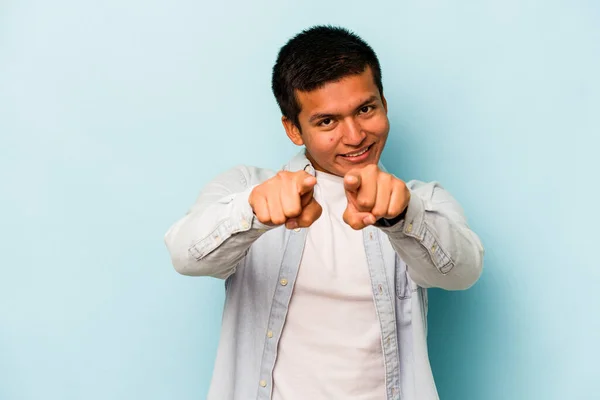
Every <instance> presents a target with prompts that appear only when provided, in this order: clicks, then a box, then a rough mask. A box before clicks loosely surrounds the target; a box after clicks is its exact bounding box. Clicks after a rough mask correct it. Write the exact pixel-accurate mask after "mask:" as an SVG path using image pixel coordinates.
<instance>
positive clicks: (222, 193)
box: [165, 170, 270, 279]
mask: <svg viewBox="0 0 600 400" xmlns="http://www.w3.org/2000/svg"><path fill="white" fill-rule="evenodd" d="M252 188H253V186H250V179H249V177H248V176H247V174H245V173H244V171H243V170H242V171H240V170H232V171H228V172H227V173H225V174H222V175H221V176H220V177H219V178H217V179H215V180H214V181H213V182H211V183H210V184H209V185H207V187H206V188H205V189H204V190H203V192H202V193H201V194H200V196H199V198H198V200H197V202H196V204H194V206H193V207H192V209H191V210H190V211H189V212H188V214H187V215H186V216H185V217H183V218H182V219H180V220H179V221H177V222H176V223H175V224H174V225H173V226H172V227H171V228H170V229H169V230H168V231H167V233H166V235H165V244H166V246H167V248H168V250H169V253H170V255H171V260H172V263H173V266H174V268H175V270H176V271H177V272H179V273H181V274H183V275H192V276H213V277H217V278H222V279H225V278H227V277H228V276H229V275H231V274H232V273H234V272H235V269H236V267H237V265H238V263H239V262H240V261H241V260H242V258H243V257H244V256H245V254H246V253H247V251H248V249H249V248H250V246H251V245H252V243H254V241H255V240H256V239H258V238H259V237H260V236H261V235H262V234H263V233H264V232H265V231H266V230H267V229H270V227H268V226H265V225H263V224H261V223H260V222H259V221H258V220H257V219H256V218H255V217H254V214H253V211H252V208H251V207H250V205H249V203H248V196H249V194H250V192H251V190H252Z"/></svg>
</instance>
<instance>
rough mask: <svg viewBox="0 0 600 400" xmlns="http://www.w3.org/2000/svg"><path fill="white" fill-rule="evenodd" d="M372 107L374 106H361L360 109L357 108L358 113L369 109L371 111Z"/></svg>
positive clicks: (363, 112) (366, 111)
mask: <svg viewBox="0 0 600 400" xmlns="http://www.w3.org/2000/svg"><path fill="white" fill-rule="evenodd" d="M373 108H375V107H373V106H364V107H361V109H360V110H359V113H360V114H366V113H368V112H369V111H371V110H372V109H373Z"/></svg>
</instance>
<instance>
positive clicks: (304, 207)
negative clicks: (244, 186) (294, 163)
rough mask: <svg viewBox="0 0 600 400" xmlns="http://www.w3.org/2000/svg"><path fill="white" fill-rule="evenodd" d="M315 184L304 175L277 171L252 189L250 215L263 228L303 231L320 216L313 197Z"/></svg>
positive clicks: (249, 200) (315, 181)
mask: <svg viewBox="0 0 600 400" xmlns="http://www.w3.org/2000/svg"><path fill="white" fill-rule="evenodd" d="M316 183H317V179H316V178H315V177H314V176H312V175H310V174H308V173H307V172H305V171H297V172H289V171H280V172H278V173H277V175H275V176H274V177H273V178H271V179H269V180H267V181H265V182H263V183H261V184H260V185H258V186H256V187H255V188H254V189H253V190H252V192H251V193H250V198H249V199H248V202H249V203H250V206H251V207H252V210H253V211H254V215H256V217H257V218H258V220H259V221H260V222H262V223H263V224H265V225H283V224H285V226H286V227H287V228H288V229H295V228H306V227H309V226H310V225H312V223H313V222H315V221H316V220H317V219H318V218H319V217H320V216H321V213H322V212H323V209H322V208H321V205H319V203H317V201H316V200H315V199H314V197H313V189H314V187H315V184H316Z"/></svg>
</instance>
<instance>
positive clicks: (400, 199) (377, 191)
mask: <svg viewBox="0 0 600 400" xmlns="http://www.w3.org/2000/svg"><path fill="white" fill-rule="evenodd" d="M344 189H345V190H346V198H347V199H348V206H347V207H346V211H344V222H346V223H347V224H348V225H350V226H351V227H352V228H354V229H357V230H358V229H363V228H364V227H366V226H369V225H373V224H374V223H375V222H376V221H377V220H378V219H380V218H386V219H392V218H395V217H397V216H398V215H400V214H401V213H402V212H404V210H405V209H406V207H408V202H409V200H410V191H409V190H408V188H407V187H406V184H405V183H404V182H403V181H401V180H400V179H398V178H396V177H394V176H393V175H390V174H388V173H385V172H383V171H381V170H379V168H378V167H377V165H375V164H369V165H367V166H366V167H363V168H356V169H353V170H350V171H349V172H348V173H346V175H345V176H344Z"/></svg>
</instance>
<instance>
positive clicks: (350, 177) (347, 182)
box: [344, 171, 362, 192]
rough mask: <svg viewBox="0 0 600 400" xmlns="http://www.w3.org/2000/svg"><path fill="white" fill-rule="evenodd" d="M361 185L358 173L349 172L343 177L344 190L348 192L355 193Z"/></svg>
mask: <svg viewBox="0 0 600 400" xmlns="http://www.w3.org/2000/svg"><path fill="white" fill-rule="evenodd" d="M361 183H362V180H361V176H360V173H358V172H353V171H350V172H348V173H347V174H346V176H344V188H345V189H346V190H347V191H349V192H357V191H358V188H360V185H361Z"/></svg>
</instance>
